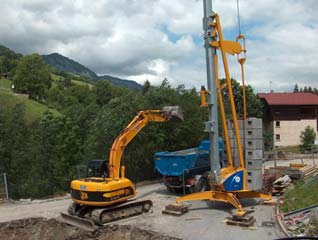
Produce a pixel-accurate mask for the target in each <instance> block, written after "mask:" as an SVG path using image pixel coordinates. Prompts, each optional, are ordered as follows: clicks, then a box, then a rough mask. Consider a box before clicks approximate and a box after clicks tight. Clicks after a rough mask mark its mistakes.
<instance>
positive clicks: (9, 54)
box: [0, 45, 22, 59]
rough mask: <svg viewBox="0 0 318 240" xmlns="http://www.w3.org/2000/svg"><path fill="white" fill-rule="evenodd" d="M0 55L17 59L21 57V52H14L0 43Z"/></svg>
mask: <svg viewBox="0 0 318 240" xmlns="http://www.w3.org/2000/svg"><path fill="white" fill-rule="evenodd" d="M0 56H4V57H7V58H9V59H19V58H21V57H22V54H20V53H15V52H14V51H12V50H11V49H10V48H7V47H5V46H3V45H0Z"/></svg>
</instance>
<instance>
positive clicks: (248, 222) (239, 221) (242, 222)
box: [226, 212, 256, 227]
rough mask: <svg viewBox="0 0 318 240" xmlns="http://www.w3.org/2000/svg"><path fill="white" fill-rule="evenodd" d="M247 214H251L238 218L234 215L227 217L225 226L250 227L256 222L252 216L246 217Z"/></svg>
mask: <svg viewBox="0 0 318 240" xmlns="http://www.w3.org/2000/svg"><path fill="white" fill-rule="evenodd" d="M249 213H251V212H247V213H246V214H244V215H243V216H238V215H235V214H234V215H232V216H230V217H227V218H226V224H228V225H235V226H241V227H251V226H252V225H253V224H254V223H255V221H256V220H255V217H254V216H248V214H249Z"/></svg>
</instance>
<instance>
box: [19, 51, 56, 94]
mask: <svg viewBox="0 0 318 240" xmlns="http://www.w3.org/2000/svg"><path fill="white" fill-rule="evenodd" d="M13 83H14V89H15V91H17V92H19V93H28V94H29V95H30V97H31V98H34V99H43V98H45V96H46V91H47V89H49V88H50V87H51V84H52V80H51V77H50V71H49V67H48V66H47V65H46V64H45V62H44V60H43V59H42V57H41V56H40V55H39V54H32V55H26V56H24V57H22V58H21V60H20V62H19V63H18V66H17V68H16V72H15V76H14V78H13Z"/></svg>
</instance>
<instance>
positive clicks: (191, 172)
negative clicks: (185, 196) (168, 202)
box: [154, 139, 223, 193]
mask: <svg viewBox="0 0 318 240" xmlns="http://www.w3.org/2000/svg"><path fill="white" fill-rule="evenodd" d="M209 146H210V141H208V140H204V141H201V143H200V145H199V146H198V147H196V148H190V149H185V150H180V151H176V152H157V153H156V154H155V155H154V161H155V167H156V170H157V171H158V172H159V173H160V174H161V175H162V176H163V180H164V183H165V185H166V187H167V189H168V191H169V192H171V193H174V192H181V191H182V190H183V188H185V189H186V190H187V191H188V192H190V193H192V192H200V191H206V190H209V188H210V186H209V184H208V175H209V171H210V157H209ZM222 150H223V140H222V139H220V140H219V154H220V159H222Z"/></svg>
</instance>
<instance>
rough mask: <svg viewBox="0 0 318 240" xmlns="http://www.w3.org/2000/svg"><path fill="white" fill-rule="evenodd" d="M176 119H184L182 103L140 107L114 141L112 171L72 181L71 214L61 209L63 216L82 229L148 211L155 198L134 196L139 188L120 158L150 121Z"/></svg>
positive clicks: (67, 221) (111, 159) (111, 153)
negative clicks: (137, 198)
mask: <svg viewBox="0 0 318 240" xmlns="http://www.w3.org/2000/svg"><path fill="white" fill-rule="evenodd" d="M173 120H183V112H182V110H181V108H180V107H179V106H169V107H164V108H163V109H162V110H144V111H140V112H139V113H138V114H137V116H135V117H134V119H133V120H132V121H131V122H130V123H129V124H128V125H127V126H126V128H125V129H123V130H122V131H121V132H120V134H119V135H118V136H117V137H116V139H115V140H114V142H113V144H112V147H111V149H110V156H109V163H108V168H109V169H108V173H109V175H108V176H105V175H104V176H102V177H88V178H83V179H78V180H73V181H72V182H71V196H72V201H73V203H72V204H71V206H70V207H69V208H68V214H65V213H61V216H62V220H63V221H64V222H66V223H69V224H71V225H75V226H78V227H80V228H82V229H86V230H93V229H95V228H96V227H95V226H96V225H103V224H107V223H111V222H114V221H118V220H121V219H124V218H129V217H132V216H136V215H141V214H143V213H145V212H149V210H150V209H151V207H152V201H150V200H143V201H136V200H135V197H136V196H137V191H136V189H135V186H134V184H133V183H132V182H131V180H129V179H128V178H126V177H125V167H124V165H122V164H121V158H122V155H123V152H124V149H125V147H126V146H127V145H128V144H129V142H130V141H131V140H132V139H133V138H134V137H135V136H136V135H137V134H138V133H139V132H140V131H141V130H142V129H143V128H144V127H145V126H146V125H147V123H149V122H166V121H173ZM104 165H105V164H104ZM104 172H107V171H104Z"/></svg>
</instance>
